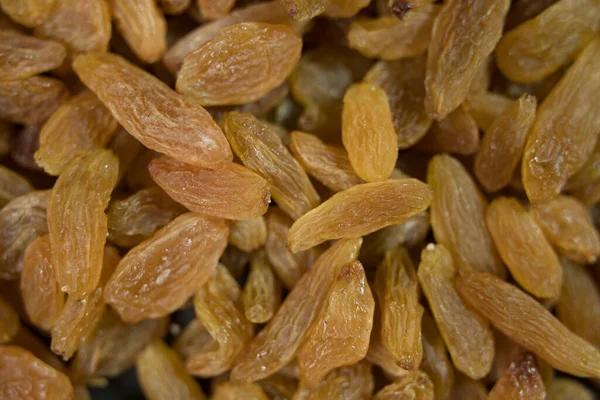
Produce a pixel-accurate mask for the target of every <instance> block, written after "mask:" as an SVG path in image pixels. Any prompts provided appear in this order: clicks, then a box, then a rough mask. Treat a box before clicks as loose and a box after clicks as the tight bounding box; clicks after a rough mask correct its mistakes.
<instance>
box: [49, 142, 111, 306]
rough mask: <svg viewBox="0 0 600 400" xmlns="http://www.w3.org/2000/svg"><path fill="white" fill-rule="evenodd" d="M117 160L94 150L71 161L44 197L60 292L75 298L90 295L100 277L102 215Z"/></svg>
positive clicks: (104, 236)
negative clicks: (46, 204)
mask: <svg viewBox="0 0 600 400" xmlns="http://www.w3.org/2000/svg"><path fill="white" fill-rule="evenodd" d="M118 168H119V161H118V159H117V158H116V157H115V156H114V155H113V154H112V153H111V152H110V151H108V150H95V151H93V152H91V153H88V154H86V155H84V156H82V157H80V158H76V159H74V160H73V161H71V162H70V163H69V164H67V166H66V167H65V169H64V170H63V172H62V173H61V175H60V177H59V178H58V180H57V181H56V184H55V185H54V188H53V189H52V193H51V195H50V197H49V199H48V230H49V233H50V243H51V246H52V257H53V262H54V264H55V265H56V267H57V269H56V272H57V277H58V283H59V284H60V287H61V290H62V291H63V292H67V293H69V294H70V295H71V296H74V297H75V298H77V299H81V298H83V297H84V296H85V295H87V294H89V293H91V292H92V291H93V290H94V289H95V288H96V286H98V282H99V280H100V273H101V271H102V253H103V250H104V243H105V241H106V233H107V226H106V215H105V214H104V210H105V209H106V207H107V206H108V201H109V199H110V194H111V192H112V190H113V188H114V187H115V185H116V183H117V173H118Z"/></svg>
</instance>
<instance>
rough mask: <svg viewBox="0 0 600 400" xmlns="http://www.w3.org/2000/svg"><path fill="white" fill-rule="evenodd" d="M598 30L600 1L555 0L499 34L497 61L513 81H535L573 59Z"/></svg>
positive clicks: (599, 28)
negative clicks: (509, 29)
mask: <svg viewBox="0 0 600 400" xmlns="http://www.w3.org/2000/svg"><path fill="white" fill-rule="evenodd" d="M598 32H600V4H598V3H597V2H596V1H593V0H562V1H558V2H557V3H556V4H554V5H552V6H550V7H548V8H546V9H545V10H544V11H543V12H542V13H541V14H540V15H538V16H537V17H535V18H532V19H530V20H528V21H526V22H525V23H523V24H522V25H519V26H518V27H516V28H515V29H513V30H511V31H509V32H507V33H506V34H505V35H504V36H503V37H502V40H500V42H499V43H498V47H497V48H496V64H497V65H498V68H499V69H500V71H502V73H503V74H504V75H505V76H506V77H508V78H509V79H510V80H512V81H514V82H523V83H527V82H534V81H537V80H540V79H542V78H544V77H546V76H548V75H550V74H552V73H553V72H555V71H557V70H558V69H559V68H560V67H562V66H564V65H566V64H568V63H569V62H570V61H572V60H573V59H574V58H575V57H576V56H577V54H579V52H580V51H581V50H582V49H583V48H585V46H586V45H587V44H588V43H589V42H590V41H592V39H594V36H595V34H597V33H598ZM550 49H551V50H550Z"/></svg>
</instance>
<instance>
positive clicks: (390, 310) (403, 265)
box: [375, 247, 423, 370]
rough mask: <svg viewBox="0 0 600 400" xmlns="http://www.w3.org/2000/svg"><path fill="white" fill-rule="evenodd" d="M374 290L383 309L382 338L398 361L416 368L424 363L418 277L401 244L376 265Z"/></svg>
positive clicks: (401, 365) (408, 367)
mask: <svg viewBox="0 0 600 400" xmlns="http://www.w3.org/2000/svg"><path fill="white" fill-rule="evenodd" d="M375 293H376V294H377V298H378V300H379V301H378V305H379V308H380V310H381V339H382V341H383V343H384V345H385V346H386V347H387V349H388V350H389V351H390V353H391V354H392V355H393V356H394V358H395V359H396V361H397V362H398V365H400V367H402V368H403V369H406V370H415V369H417V368H418V367H419V365H420V364H421V359H422V357H423V346H422V344H421V317H422V316H423V306H421V304H420V303H419V281H418V279H417V275H416V273H415V267H414V265H413V263H412V260H411V259H410V256H409V255H408V253H407V252H406V250H404V249H403V248H402V247H397V248H395V249H391V250H389V251H388V252H386V254H385V258H384V259H383V262H382V263H381V264H380V265H379V268H377V273H376V276H375Z"/></svg>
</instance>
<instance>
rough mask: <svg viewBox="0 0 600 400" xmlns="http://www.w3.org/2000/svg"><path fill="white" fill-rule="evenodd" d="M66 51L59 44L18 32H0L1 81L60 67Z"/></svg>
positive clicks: (25, 76)
mask: <svg viewBox="0 0 600 400" xmlns="http://www.w3.org/2000/svg"><path fill="white" fill-rule="evenodd" d="M66 56H67V51H66V50H65V48H64V46H63V45H61V44H60V43H57V42H54V41H52V40H42V39H38V38H35V37H33V36H27V35H22V34H20V33H18V32H11V31H4V32H0V74H1V77H0V79H1V80H3V81H4V80H6V81H8V80H13V79H23V78H27V77H30V76H33V75H37V74H40V73H43V72H47V71H51V70H53V69H55V68H58V67H60V66H61V65H62V62H63V61H64V59H65V57H66Z"/></svg>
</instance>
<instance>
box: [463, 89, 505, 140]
mask: <svg viewBox="0 0 600 400" xmlns="http://www.w3.org/2000/svg"><path fill="white" fill-rule="evenodd" d="M511 104H513V101H512V100H511V99H509V98H508V97H506V96H503V95H501V94H498V93H493V92H485V91H482V92H478V93H471V94H470V95H469V97H468V98H467V100H466V105H467V107H468V109H469V114H471V116H472V117H473V119H474V120H475V122H477V126H478V127H479V129H481V130H484V131H485V130H487V129H488V128H489V127H490V126H491V125H492V123H493V122H494V121H495V120H496V118H498V117H499V116H500V115H501V114H502V112H503V111H504V110H506V109H507V108H508V107H509V106H510V105H511ZM484 138H485V135H484Z"/></svg>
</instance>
